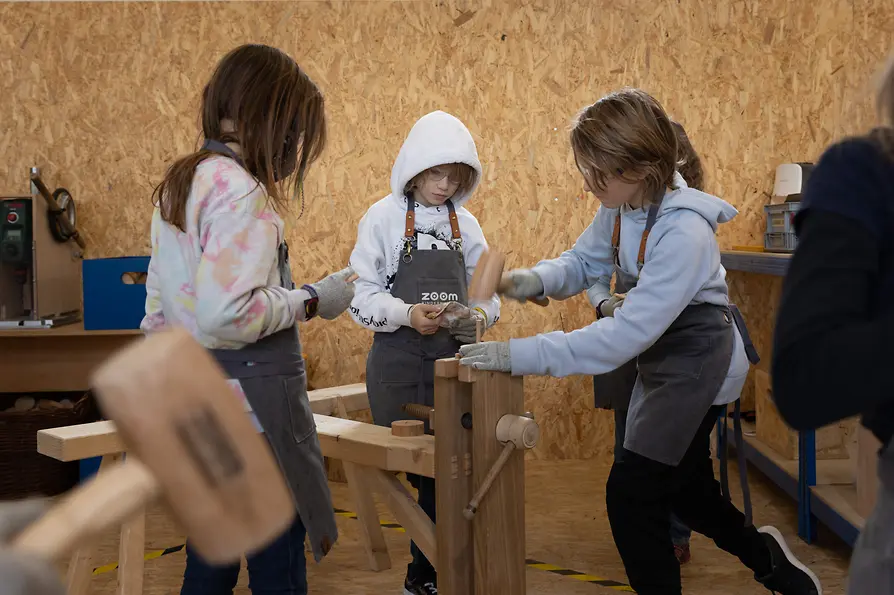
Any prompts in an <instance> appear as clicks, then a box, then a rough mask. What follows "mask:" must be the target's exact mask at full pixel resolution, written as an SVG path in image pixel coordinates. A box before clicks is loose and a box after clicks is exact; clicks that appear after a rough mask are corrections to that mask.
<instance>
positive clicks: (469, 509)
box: [463, 442, 515, 521]
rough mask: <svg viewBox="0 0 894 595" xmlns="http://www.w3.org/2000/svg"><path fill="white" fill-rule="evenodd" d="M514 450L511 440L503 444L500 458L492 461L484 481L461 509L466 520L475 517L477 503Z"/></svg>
mask: <svg viewBox="0 0 894 595" xmlns="http://www.w3.org/2000/svg"><path fill="white" fill-rule="evenodd" d="M514 450H515V444H514V443H512V442H507V443H506V445H505V446H503V452H501V453H500V458H498V459H497V462H496V463H494V466H493V467H491V468H490V471H488V472H487V475H486V476H485V477H484V482H483V483H482V484H481V487H479V488H478V491H477V492H475V495H474V496H472V500H471V501H470V502H469V505H468V506H466V508H465V510H463V516H464V517H466V519H468V520H470V521H471V520H472V519H473V518H474V517H475V513H476V512H478V505H479V504H480V503H481V500H482V499H483V498H484V496H485V495H486V494H487V491H488V490H489V489H490V486H491V485H493V483H494V480H495V479H496V478H497V475H499V474H500V471H501V470H502V469H503V467H504V466H505V465H506V463H507V462H509V457H510V456H512V452H513V451H514Z"/></svg>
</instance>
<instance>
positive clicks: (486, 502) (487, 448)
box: [438, 371, 525, 595]
mask: <svg viewBox="0 0 894 595" xmlns="http://www.w3.org/2000/svg"><path fill="white" fill-rule="evenodd" d="M471 387H472V441H473V442H472V478H473V481H474V485H475V487H476V488H477V487H478V486H480V485H481V484H482V482H483V481H484V478H485V477H486V476H487V473H488V471H490V468H491V467H492V466H493V464H494V463H495V462H496V460H497V459H498V458H499V457H500V453H501V451H502V450H503V445H502V444H500V443H499V442H498V441H497V438H496V428H497V422H498V421H499V420H500V418H501V417H503V416H504V415H506V414H515V415H521V414H523V413H524V404H525V394H524V384H523V380H522V378H521V377H519V376H511V375H510V374H507V373H503V372H486V371H475V382H474V384H472V385H471ZM524 457H525V453H524V451H516V452H514V453H513V454H512V455H511V456H510V459H509V462H507V463H506V465H505V466H504V467H503V470H502V471H501V472H500V473H499V475H497V478H496V479H495V480H494V482H493V484H492V485H491V488H490V490H489V491H488V493H487V495H486V496H485V497H484V499H483V500H482V501H481V504H480V505H479V508H478V513H477V515H476V516H475V519H474V520H473V521H472V540H473V543H474V547H475V555H474V558H475V559H474V566H475V595H492V594H493V593H500V595H524V593H525V467H524ZM438 520H439V521H440V518H439V519H438ZM439 524H440V523H439Z"/></svg>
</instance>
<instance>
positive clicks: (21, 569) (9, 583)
mask: <svg viewBox="0 0 894 595" xmlns="http://www.w3.org/2000/svg"><path fill="white" fill-rule="evenodd" d="M46 504H47V503H46V502H45V501H43V500H38V499H30V500H20V501H16V502H5V503H2V504H0V592H2V593H3V595H65V586H64V585H63V584H62V581H61V579H60V578H59V574H58V573H57V572H56V569H55V568H54V567H53V564H52V562H50V561H49V560H44V559H43V558H40V557H39V556H35V555H34V554H26V553H22V552H16V551H13V550H11V549H8V548H7V544H8V543H9V541H10V540H12V539H13V538H14V537H15V536H16V534H18V533H19V532H21V531H22V529H24V528H25V527H27V526H28V525H30V524H31V523H32V522H34V521H36V520H37V519H38V518H39V517H40V516H41V515H42V514H43V513H44V511H45V510H46Z"/></svg>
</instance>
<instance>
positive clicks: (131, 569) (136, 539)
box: [117, 510, 146, 595]
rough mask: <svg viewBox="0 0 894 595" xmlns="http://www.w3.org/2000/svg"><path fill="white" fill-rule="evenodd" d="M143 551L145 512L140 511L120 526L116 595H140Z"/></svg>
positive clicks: (144, 543) (144, 545) (144, 548)
mask: <svg viewBox="0 0 894 595" xmlns="http://www.w3.org/2000/svg"><path fill="white" fill-rule="evenodd" d="M145 550H146V511H145V510H142V511H140V512H139V513H137V514H136V515H135V516H133V517H132V518H131V519H129V520H128V521H127V522H126V523H124V525H122V526H121V540H120V542H119V546H118V590H117V595H141V593H142V592H143V556H144V554H145Z"/></svg>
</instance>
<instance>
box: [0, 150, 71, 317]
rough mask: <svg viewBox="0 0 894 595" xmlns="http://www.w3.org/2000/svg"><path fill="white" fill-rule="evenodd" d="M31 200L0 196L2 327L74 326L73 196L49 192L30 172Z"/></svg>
mask: <svg viewBox="0 0 894 595" xmlns="http://www.w3.org/2000/svg"><path fill="white" fill-rule="evenodd" d="M29 181H30V186H31V196H12V197H0V328H47V327H52V326H58V325H60V324H67V323H70V322H75V321H77V320H78V319H79V318H80V309H81V259H82V258H83V252H82V250H83V249H84V248H85V247H86V244H85V242H84V240H83V238H81V236H80V234H79V233H78V230H77V227H76V226H77V210H76V206H75V201H74V198H73V197H72V194H71V192H69V191H68V190H67V189H65V188H57V189H56V190H54V191H53V192H50V191H49V189H48V188H47V186H46V184H45V183H44V182H43V180H42V179H41V177H40V170H39V169H38V168H36V167H32V168H31V171H30V176H29Z"/></svg>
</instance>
